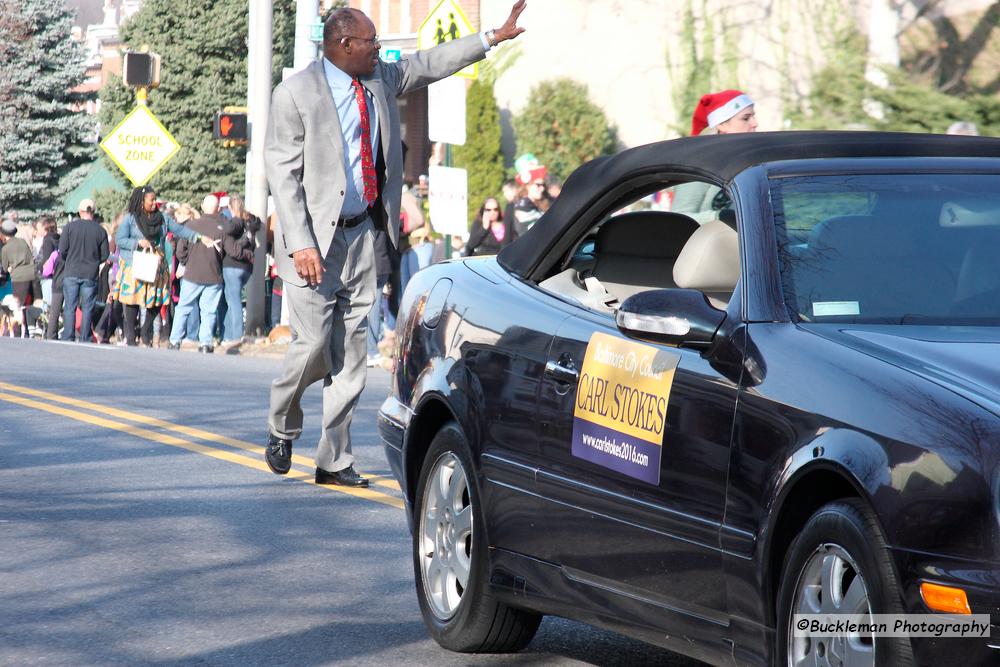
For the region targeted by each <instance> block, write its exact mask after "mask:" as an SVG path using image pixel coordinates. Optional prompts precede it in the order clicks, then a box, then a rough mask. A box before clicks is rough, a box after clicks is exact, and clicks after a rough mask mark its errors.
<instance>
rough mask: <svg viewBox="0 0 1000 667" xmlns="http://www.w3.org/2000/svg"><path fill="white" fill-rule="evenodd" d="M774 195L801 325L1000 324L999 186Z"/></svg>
mask: <svg viewBox="0 0 1000 667" xmlns="http://www.w3.org/2000/svg"><path fill="white" fill-rule="evenodd" d="M771 189H772V204H773V206H774V210H775V225H776V232H777V237H778V239H779V256H780V260H781V263H780V266H781V275H782V284H783V288H784V294H785V301H786V303H787V305H788V308H789V310H790V311H791V313H792V314H793V315H794V316H795V318H796V319H797V320H799V321H810V322H858V323H877V324H911V323H912V324H928V323H932V324H945V325H950V324H985V325H997V324H1000V263H997V262H996V261H995V257H994V255H995V250H994V249H995V248H997V247H1000V176H997V175H984V174H962V175H957V174H873V175H831V176H810V177H801V178H800V177H796V178H778V179H773V180H772V182H771Z"/></svg>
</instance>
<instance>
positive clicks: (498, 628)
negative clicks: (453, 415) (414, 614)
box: [413, 423, 541, 653]
mask: <svg viewBox="0 0 1000 667" xmlns="http://www.w3.org/2000/svg"><path fill="white" fill-rule="evenodd" d="M472 471H473V467H472V461H471V460H470V457H469V453H468V446H467V445H466V442H465V437H464V436H463V435H462V432H461V430H460V429H459V428H458V426H457V425H456V424H454V423H449V424H446V425H445V426H444V427H443V428H442V429H441V430H440V431H439V432H438V433H437V435H435V436H434V440H433V442H431V446H430V449H429V450H428V452H427V456H426V458H425V459H424V464H423V468H422V469H421V471H420V480H419V482H418V484H417V495H416V507H415V509H414V511H415V512H416V521H415V522H414V528H415V530H414V533H413V570H414V575H415V577H416V580H417V598H418V600H419V601H420V611H421V613H422V614H423V618H424V624H425V625H426V626H427V629H428V631H429V632H430V633H431V636H432V637H434V639H435V641H437V643H438V644H440V645H441V646H443V647H445V648H447V649H451V650H452V651H462V652H473V653H479V652H482V653H506V652H511V651H519V650H520V649H522V648H524V647H525V646H526V645H527V644H528V642H530V641H531V639H532V637H534V636H535V631H536V630H537V629H538V624H539V622H540V621H541V616H540V615H538V614H535V613H532V612H527V611H523V610H520V609H515V608H513V607H509V606H507V605H505V604H503V603H501V602H499V601H498V600H496V599H495V598H493V597H492V596H490V595H489V593H488V592H487V581H486V577H487V575H488V571H487V569H488V564H487V555H486V550H487V544H486V535H485V531H484V530H483V528H484V526H483V520H482V510H481V508H480V504H479V503H480V499H479V490H478V488H477V487H476V481H475V478H474V477H473V476H472Z"/></svg>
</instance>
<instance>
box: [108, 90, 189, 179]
mask: <svg viewBox="0 0 1000 667" xmlns="http://www.w3.org/2000/svg"><path fill="white" fill-rule="evenodd" d="M101 148H103V149H104V152H105V153H107V154H108V157H110V158H111V159H112V160H113V161H114V163H115V164H116V165H118V168H119V169H121V170H122V172H123V173H124V174H125V175H126V176H128V179H129V180H130V181H132V184H133V185H135V186H137V187H138V186H140V185H145V184H146V183H148V182H149V179H151V178H152V177H153V174H155V173H156V172H157V171H159V170H160V168H161V167H163V165H165V164H166V163H167V161H168V160H170V158H172V157H173V156H174V154H175V153H177V151H179V150H180V148H181V146H180V144H178V143H177V141H175V140H174V138H173V137H172V136H171V135H170V132H168V131H167V128H165V127H163V124H162V123H160V121H159V120H157V118H156V116H154V115H153V112H152V111H150V110H149V109H148V108H147V107H145V106H141V105H140V106H137V107H136V108H134V109H132V111H130V112H129V114H128V115H127V116H125V118H123V119H122V121H121V122H120V123H118V125H117V126H116V127H115V129H113V130H111V132H110V133H108V136H106V137H104V141H102V142H101Z"/></svg>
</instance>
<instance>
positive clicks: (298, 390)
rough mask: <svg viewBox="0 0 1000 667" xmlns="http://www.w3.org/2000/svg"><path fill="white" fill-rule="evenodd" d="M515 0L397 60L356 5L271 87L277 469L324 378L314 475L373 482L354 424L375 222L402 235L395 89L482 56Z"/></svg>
mask: <svg viewBox="0 0 1000 667" xmlns="http://www.w3.org/2000/svg"><path fill="white" fill-rule="evenodd" d="M524 7H525V0H518V1H517V2H516V3H515V4H514V6H513V8H512V9H511V13H510V16H509V17H508V18H507V21H506V22H505V23H504V24H503V25H502V26H501V27H500V28H497V29H496V30H489V31H487V32H485V33H483V34H481V35H470V36H468V37H464V38H461V39H457V40H453V41H450V42H446V43H444V44H442V45H440V46H437V47H435V48H433V49H429V50H427V51H420V52H418V53H415V54H414V55H412V56H410V57H409V58H406V59H403V60H401V61H400V62H397V63H385V62H382V61H380V60H379V58H378V53H379V46H380V45H379V40H378V36H377V35H376V34H375V24H373V23H372V22H371V20H370V19H369V18H368V17H367V16H365V15H364V13H362V12H360V11H358V10H356V9H341V10H338V11H336V12H334V13H333V14H332V15H331V16H330V17H329V18H328V19H327V20H326V23H325V25H324V27H323V55H324V58H323V59H321V60H320V61H319V62H315V63H313V64H312V65H310V66H309V67H307V68H306V69H305V70H303V71H302V72H299V73H298V74H296V75H294V76H292V77H291V78H289V79H288V80H287V81H285V82H284V83H282V84H280V85H279V86H278V87H277V88H275V89H274V95H273V98H272V102H271V118H270V120H269V122H268V126H267V137H266V139H265V141H264V152H265V156H266V162H267V180H268V184H269V185H270V188H271V194H272V195H273V196H274V203H275V207H276V208H277V214H278V228H277V229H276V231H275V235H274V257H275V261H276V265H277V270H278V275H280V276H281V278H282V280H283V281H284V290H285V291H284V298H285V299H287V301H288V310H289V314H290V324H291V328H292V332H293V334H294V337H293V340H292V343H291V344H290V345H289V347H288V351H287V353H286V354H285V363H284V370H283V372H282V375H281V377H279V378H278V379H277V380H275V381H274V383H273V384H272V386H271V409H270V413H269V415H268V428H269V431H270V433H269V437H268V443H267V448H266V450H265V460H266V461H267V465H268V467H270V469H271V470H272V471H273V472H274V473H276V474H278V475H284V474H285V473H287V472H288V471H289V469H290V468H291V458H292V441H293V440H295V439H296V438H298V437H299V436H300V435H301V433H302V418H303V415H302V408H301V405H300V401H301V398H302V394H303V392H304V391H305V390H306V388H307V387H308V386H309V385H311V384H312V383H314V382H317V381H318V380H323V428H322V434H321V436H320V441H319V447H318V449H317V451H316V483H318V484H339V485H343V486H368V480H366V479H365V478H363V477H362V476H361V475H359V474H358V473H357V472H356V471H355V470H354V456H353V455H352V454H351V439H350V425H351V415H352V413H353V412H354V406H355V405H356V404H357V402H358V398H359V397H360V395H361V391H362V390H363V389H364V386H365V373H366V371H367V368H366V366H365V360H366V334H367V326H366V320H367V316H368V312H369V311H370V310H371V307H372V304H373V303H374V300H375V260H374V253H373V249H372V236H373V233H374V229H375V228H381V229H384V230H385V231H386V233H387V234H388V236H389V239H390V241H391V242H392V243H393V245H397V244H398V241H399V207H400V197H401V194H402V183H403V159H402V147H401V137H400V127H399V110H398V108H397V103H396V98H397V97H398V96H400V95H404V94H406V93H408V92H411V91H413V90H417V89H419V88H421V87H423V86H426V85H428V84H430V83H433V82H435V81H437V80H439V79H443V78H444V77H446V76H449V75H451V74H453V73H455V72H457V71H458V70H460V69H462V68H463V67H465V66H466V65H469V64H472V63H474V62H476V61H478V60H482V59H483V58H484V57H485V55H486V52H487V51H488V50H489V49H490V48H491V47H494V46H496V45H497V44H499V43H501V42H504V41H506V40H508V39H513V38H514V37H517V36H518V35H519V34H521V33H522V32H524V29H523V28H519V27H518V26H517V19H518V17H519V16H520V14H521V12H522V11H523V10H524Z"/></svg>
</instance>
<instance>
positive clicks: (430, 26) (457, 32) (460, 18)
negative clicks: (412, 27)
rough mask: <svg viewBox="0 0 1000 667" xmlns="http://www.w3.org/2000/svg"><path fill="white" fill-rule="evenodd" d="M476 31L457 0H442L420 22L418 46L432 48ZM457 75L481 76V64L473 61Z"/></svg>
mask: <svg viewBox="0 0 1000 667" xmlns="http://www.w3.org/2000/svg"><path fill="white" fill-rule="evenodd" d="M475 32H476V30H475V28H473V27H472V23H470V22H469V19H468V17H466V15H465V12H463V11H462V8H461V7H459V6H458V3H457V2H455V0H441V2H439V3H438V4H437V7H435V8H434V10H433V11H431V13H430V14H428V15H427V18H425V19H424V22H423V23H421V24H420V30H418V31H417V48H418V49H420V50H423V49H431V48H434V47H435V46H437V45H439V44H444V43H445V42H450V41H452V40H455V39H461V38H462V37H468V36H469V35H471V34H473V33H475ZM455 76H464V77H465V78H467V79H475V78H477V77H478V76H479V64H478V63H473V64H471V65H469V66H468V67H466V68H465V69H463V70H459V71H458V72H456V73H455Z"/></svg>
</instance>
